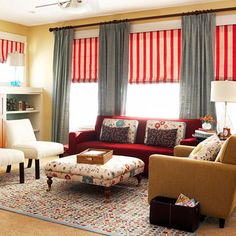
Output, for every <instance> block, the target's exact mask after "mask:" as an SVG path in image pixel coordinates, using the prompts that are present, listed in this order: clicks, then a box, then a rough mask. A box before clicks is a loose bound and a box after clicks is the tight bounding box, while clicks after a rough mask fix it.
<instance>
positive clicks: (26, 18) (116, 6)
mask: <svg viewBox="0 0 236 236" xmlns="http://www.w3.org/2000/svg"><path fill="white" fill-rule="evenodd" d="M57 1H58V0H0V6H1V7H0V19H1V20H5V21H9V22H14V23H18V24H22V25H27V26H33V25H41V24H48V23H56V22H60V21H67V20H75V19H82V18H88V17H94V16H102V15H111V14H118V13H127V12H133V11H140V10H152V9H157V8H166V7H171V6H182V5H189V4H191V5H192V4H196V3H206V2H215V1H217V0H83V1H85V3H86V1H87V3H88V4H89V6H90V9H88V11H87V12H85V13H80V12H68V11H66V10H63V9H61V8H60V7H58V6H57V5H55V6H49V7H43V8H35V6H37V5H44V4H50V3H55V2H57ZM61 1H62V0H61ZM78 11H79V10H78Z"/></svg>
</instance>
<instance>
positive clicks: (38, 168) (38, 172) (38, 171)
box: [35, 159, 40, 179]
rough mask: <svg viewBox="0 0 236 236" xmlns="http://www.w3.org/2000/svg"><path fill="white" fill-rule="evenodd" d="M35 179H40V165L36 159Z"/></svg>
mask: <svg viewBox="0 0 236 236" xmlns="http://www.w3.org/2000/svg"><path fill="white" fill-rule="evenodd" d="M35 179H40V165H39V160H38V159H35Z"/></svg>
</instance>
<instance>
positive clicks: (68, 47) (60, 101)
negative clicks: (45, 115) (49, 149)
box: [52, 29, 74, 144]
mask: <svg viewBox="0 0 236 236" xmlns="http://www.w3.org/2000/svg"><path fill="white" fill-rule="evenodd" d="M73 38H74V30H73V29H65V30H59V31H54V53H53V94H52V140H53V141H55V142H60V143H63V144H66V143H68V135H69V98H70V86H71V63H72V44H73Z"/></svg>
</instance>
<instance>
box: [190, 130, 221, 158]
mask: <svg viewBox="0 0 236 236" xmlns="http://www.w3.org/2000/svg"><path fill="white" fill-rule="evenodd" d="M221 144H222V143H221V141H220V139H219V138H218V136H217V135H216V134H214V135H212V136H210V137H209V138H207V139H205V140H204V141H202V142H201V143H199V144H198V145H197V146H196V147H195V148H194V149H193V151H192V152H191V153H190V155H189V157H190V158H191V159H196V160H206V161H215V159H216V156H217V154H218V153H219V151H220V148H221Z"/></svg>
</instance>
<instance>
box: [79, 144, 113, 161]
mask: <svg viewBox="0 0 236 236" xmlns="http://www.w3.org/2000/svg"><path fill="white" fill-rule="evenodd" d="M112 154H113V150H108V149H93V148H88V149H86V150H85V151H83V152H81V153H79V154H77V163H85V164H100V165H103V164H105V163H106V162H107V161H109V160H110V159H111V158H112Z"/></svg>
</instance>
